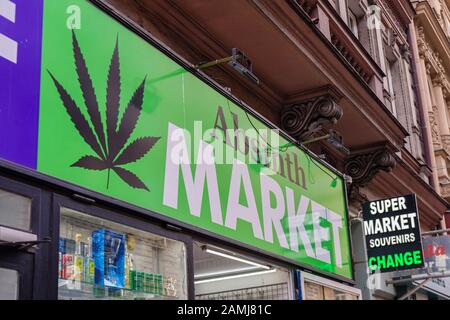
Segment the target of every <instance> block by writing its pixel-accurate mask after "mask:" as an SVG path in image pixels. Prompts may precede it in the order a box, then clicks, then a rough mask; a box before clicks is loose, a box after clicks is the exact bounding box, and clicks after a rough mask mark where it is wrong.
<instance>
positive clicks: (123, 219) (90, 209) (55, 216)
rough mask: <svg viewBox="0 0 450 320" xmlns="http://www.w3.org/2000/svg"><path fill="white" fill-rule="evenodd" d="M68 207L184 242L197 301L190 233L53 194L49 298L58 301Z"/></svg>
mask: <svg viewBox="0 0 450 320" xmlns="http://www.w3.org/2000/svg"><path fill="white" fill-rule="evenodd" d="M61 207H65V208H68V209H72V210H75V211H79V212H81V213H83V214H86V215H89V216H93V217H96V218H100V219H104V220H107V221H110V222H113V223H118V224H123V225H125V226H128V227H131V228H135V229H138V230H141V231H144V232H149V233H152V234H155V235H158V236H162V237H165V238H169V239H171V240H176V241H180V242H182V243H183V244H184V245H185V250H186V262H185V263H186V286H187V297H186V299H188V300H193V299H194V298H195V296H194V270H193V263H194V261H193V247H192V246H193V241H192V237H191V236H190V235H189V234H186V233H182V232H177V231H172V230H169V229H167V228H164V227H163V226H162V225H161V222H160V223H159V225H158V223H157V222H154V221H150V220H149V219H148V217H145V216H142V217H140V216H138V215H136V213H135V212H129V211H127V210H126V209H122V208H121V209H119V210H117V209H115V208H111V207H110V206H106V205H105V206H104V205H102V204H97V203H95V204H90V203H83V202H80V201H77V200H74V199H71V198H69V197H66V196H63V195H60V194H56V193H55V194H53V208H52V212H51V216H52V218H51V221H52V224H51V225H50V229H51V233H52V239H56V240H58V241H52V243H51V248H50V256H51V257H50V260H49V269H48V270H49V274H50V287H49V298H50V299H53V300H57V299H58V249H59V245H58V244H59V236H60V235H59V232H60V222H61V212H60V208H61Z"/></svg>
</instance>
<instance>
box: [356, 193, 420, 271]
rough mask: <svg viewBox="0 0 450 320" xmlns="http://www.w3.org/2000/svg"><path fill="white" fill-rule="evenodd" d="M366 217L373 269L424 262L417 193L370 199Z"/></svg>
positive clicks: (396, 268)
mask: <svg viewBox="0 0 450 320" xmlns="http://www.w3.org/2000/svg"><path fill="white" fill-rule="evenodd" d="M363 219H364V235H365V238H366V247H367V262H368V267H369V269H371V270H378V271H379V272H390V271H399V270H406V269H414V268H420V267H422V266H423V252H422V241H421V235H420V225H419V213H418V210H417V204H416V196H415V195H414V194H411V195H407V196H401V197H395V198H390V199H383V200H377V201H369V202H366V203H364V205H363Z"/></svg>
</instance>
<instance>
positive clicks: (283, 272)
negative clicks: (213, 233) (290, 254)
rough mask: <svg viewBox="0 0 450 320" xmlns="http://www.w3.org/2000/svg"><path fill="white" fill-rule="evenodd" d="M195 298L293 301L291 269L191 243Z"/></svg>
mask: <svg viewBox="0 0 450 320" xmlns="http://www.w3.org/2000/svg"><path fill="white" fill-rule="evenodd" d="M194 283H195V298H196V299H197V300H292V298H293V292H294V291H293V286H292V283H293V282H292V278H291V272H290V271H289V270H287V269H284V268H281V267H279V266H275V265H273V264H272V263H269V262H267V261H264V260H261V259H255V258H253V257H249V256H246V255H241V254H237V253H235V252H233V251H231V250H227V249H225V248H222V247H216V246H211V245H209V244H205V243H200V242H194Z"/></svg>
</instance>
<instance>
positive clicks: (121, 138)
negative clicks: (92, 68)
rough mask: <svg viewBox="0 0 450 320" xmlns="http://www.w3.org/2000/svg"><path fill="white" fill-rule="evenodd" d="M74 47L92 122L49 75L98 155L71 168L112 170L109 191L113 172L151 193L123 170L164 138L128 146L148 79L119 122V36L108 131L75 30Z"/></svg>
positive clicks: (113, 60)
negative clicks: (124, 166)
mask: <svg viewBox="0 0 450 320" xmlns="http://www.w3.org/2000/svg"><path fill="white" fill-rule="evenodd" d="M72 45H73V54H74V58H75V67H76V72H77V75H78V81H79V83H80V88H81V91H82V93H83V99H84V103H85V105H86V108H87V112H88V115H89V120H90V122H88V120H86V118H85V116H84V115H83V113H82V112H81V110H80V108H78V106H77V104H76V102H75V101H74V100H73V98H72V97H71V96H70V94H69V93H68V92H67V91H66V90H65V89H64V87H63V86H62V85H61V83H59V82H58V80H57V79H56V78H55V77H54V76H53V74H52V73H51V72H50V71H48V73H49V74H50V77H51V78H52V80H53V82H54V84H55V87H56V89H57V90H58V93H59V96H60V98H61V101H62V103H63V105H64V107H65V109H66V111H67V113H68V115H69V116H70V119H71V120H72V123H73V124H74V126H75V128H76V129H77V131H78V132H79V134H80V135H81V137H82V138H83V140H84V141H85V142H86V143H87V144H88V145H89V147H90V148H91V149H92V151H93V152H94V153H95V155H85V156H83V157H81V158H80V159H79V160H78V161H76V162H75V163H73V164H72V165H71V166H72V167H79V168H84V169H88V170H98V171H103V170H108V176H107V182H106V187H107V188H109V178H110V171H111V170H113V171H114V172H115V173H116V174H117V175H118V176H119V177H120V178H121V179H122V180H123V181H124V182H125V183H127V184H128V185H129V186H130V187H132V188H137V189H144V190H147V191H149V189H148V188H147V186H146V185H145V184H144V183H143V182H142V181H141V180H140V179H139V177H138V176H136V175H135V174H134V173H133V172H131V171H129V170H127V169H125V168H123V167H121V166H123V165H126V164H128V163H132V162H136V161H138V160H139V159H141V158H142V157H144V156H145V155H146V154H147V153H148V152H149V151H150V149H152V148H153V146H154V145H155V144H156V142H158V140H159V139H160V137H140V138H137V139H136V140H134V141H132V142H130V143H129V144H128V140H129V139H130V136H131V134H132V133H133V132H134V129H135V127H136V124H137V122H138V120H139V116H140V115H141V111H142V103H143V100H144V86H145V80H146V78H147V77H145V78H144V80H143V81H142V83H141V84H140V86H139V87H138V88H137V89H136V91H135V92H134V94H133V96H132V97H131V100H130V102H129V103H128V105H127V107H126V108H125V111H124V112H123V115H122V119H121V121H120V122H119V107H120V91H121V80H120V61H119V39H118V37H117V39H116V46H115V48H114V52H113V55H112V58H111V63H110V66H109V72H108V80H107V89H106V130H105V128H104V126H103V122H102V119H101V115H100V111H99V104H98V101H97V96H96V94H95V90H94V86H93V84H92V79H91V77H90V75H89V71H88V68H87V65H86V61H85V59H84V56H83V54H82V52H81V48H80V46H79V44H78V40H77V37H76V35H75V32H74V31H72ZM91 125H92V127H93V129H92V127H91ZM105 132H106V135H105Z"/></svg>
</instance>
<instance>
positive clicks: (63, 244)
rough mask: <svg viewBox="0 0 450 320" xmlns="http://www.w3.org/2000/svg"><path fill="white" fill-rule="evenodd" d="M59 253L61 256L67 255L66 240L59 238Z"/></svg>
mask: <svg viewBox="0 0 450 320" xmlns="http://www.w3.org/2000/svg"><path fill="white" fill-rule="evenodd" d="M59 252H60V253H61V254H65V253H66V238H59Z"/></svg>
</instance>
